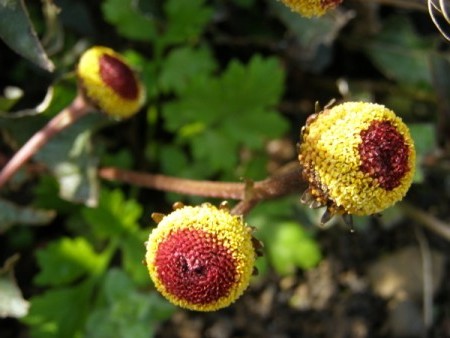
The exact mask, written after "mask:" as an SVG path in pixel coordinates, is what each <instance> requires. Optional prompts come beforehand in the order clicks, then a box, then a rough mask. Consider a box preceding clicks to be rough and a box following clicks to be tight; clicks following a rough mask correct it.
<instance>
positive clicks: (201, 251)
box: [155, 229, 236, 304]
mask: <svg viewBox="0 0 450 338" xmlns="http://www.w3.org/2000/svg"><path fill="white" fill-rule="evenodd" d="M155 265H156V267H157V271H158V277H159V279H160V280H161V281H162V283H163V284H164V286H165V287H166V289H167V291H168V292H169V293H171V294H173V295H174V296H175V297H177V298H179V299H184V300H186V301H188V302H190V303H192V304H209V303H211V302H214V301H217V300H218V299H219V298H221V297H224V296H227V295H228V293H229V291H230V289H231V288H232V286H233V284H234V283H235V280H236V265H235V262H234V259H233V257H232V256H231V254H230V252H229V250H228V249H227V248H226V247H224V246H223V245H221V244H220V242H219V241H218V239H217V237H216V236H214V235H213V234H210V233H206V232H204V231H201V230H195V229H183V230H179V231H177V232H174V233H172V234H171V235H170V236H168V238H167V239H166V240H165V241H164V242H162V243H161V244H160V245H159V247H158V251H157V253H156V257H155Z"/></svg>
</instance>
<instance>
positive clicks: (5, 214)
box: [0, 198, 56, 233]
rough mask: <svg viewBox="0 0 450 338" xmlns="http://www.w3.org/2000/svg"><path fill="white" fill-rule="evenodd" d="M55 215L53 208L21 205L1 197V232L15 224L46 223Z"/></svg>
mask: <svg viewBox="0 0 450 338" xmlns="http://www.w3.org/2000/svg"><path fill="white" fill-rule="evenodd" d="M55 216H56V214H55V212H54V211H53V210H43V209H36V208H33V207H20V206H18V205H15V204H13V203H11V202H8V201H6V200H3V199H1V198H0V233H2V232H5V231H6V230H7V229H9V228H10V227H11V226H13V225H15V224H27V225H46V224H48V223H50V222H51V221H52V220H53V219H54V218H55Z"/></svg>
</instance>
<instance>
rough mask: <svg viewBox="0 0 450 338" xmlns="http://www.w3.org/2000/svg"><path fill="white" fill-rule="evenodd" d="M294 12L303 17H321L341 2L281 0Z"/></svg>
mask: <svg viewBox="0 0 450 338" xmlns="http://www.w3.org/2000/svg"><path fill="white" fill-rule="evenodd" d="M281 1H282V2H283V3H284V4H285V5H286V6H288V7H289V8H291V9H292V10H293V11H294V12H297V13H299V14H300V15H302V16H305V17H308V18H310V17H313V16H322V15H324V14H325V13H326V12H327V11H329V10H331V9H334V8H335V7H336V6H337V5H339V4H340V3H341V2H342V0H281Z"/></svg>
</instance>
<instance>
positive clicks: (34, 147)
mask: <svg viewBox="0 0 450 338" xmlns="http://www.w3.org/2000/svg"><path fill="white" fill-rule="evenodd" d="M91 110H92V106H91V105H90V104H89V103H88V102H86V100H85V99H84V98H83V97H82V95H77V97H76V98H75V99H74V100H73V101H72V103H71V104H70V105H69V106H68V107H66V108H64V109H63V110H62V111H61V112H59V113H58V114H57V115H56V116H55V117H53V118H52V119H51V120H50V121H49V122H48V123H47V124H46V125H45V126H44V127H43V128H42V129H41V130H39V131H38V132H37V133H36V134H34V135H33V136H32V137H31V138H30V139H29V140H28V141H27V142H26V143H25V144H24V145H23V146H22V148H20V149H19V150H18V151H17V152H16V153H15V154H14V156H13V157H12V158H11V159H10V160H9V162H8V163H7V164H6V165H5V166H4V167H3V169H2V170H1V172H0V188H1V187H2V186H3V185H4V184H5V183H6V182H7V181H8V180H9V179H10V178H11V177H12V176H13V175H14V174H15V173H16V172H17V170H19V169H20V167H21V166H22V165H23V164H24V163H25V162H26V161H27V160H28V159H29V158H30V157H32V156H33V155H34V154H36V152H38V151H39V149H41V148H42V147H43V146H44V145H45V144H46V143H47V142H48V141H49V140H50V139H51V138H52V137H53V136H55V135H56V134H58V133H59V132H61V131H62V130H63V129H65V128H67V127H68V126H70V125H71V124H72V123H74V122H75V121H76V120H78V119H79V118H80V117H82V116H84V115H86V114H87V113H89V112H90V111H91Z"/></svg>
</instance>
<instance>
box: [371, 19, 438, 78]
mask: <svg viewBox="0 0 450 338" xmlns="http://www.w3.org/2000/svg"><path fill="white" fill-rule="evenodd" d="M431 50H432V41H430V40H429V39H426V38H422V37H420V36H419V35H418V34H416V33H415V32H414V29H413V25H412V23H411V21H409V20H408V19H407V17H406V16H395V17H392V18H389V19H388V20H386V21H385V23H384V27H383V29H382V31H381V32H380V33H379V34H377V35H376V36H375V37H374V38H373V40H372V41H371V42H370V43H369V44H368V46H367V48H366V52H367V54H368V56H369V57H370V59H371V60H372V62H373V63H374V64H375V65H376V66H377V67H378V68H379V69H380V71H381V72H383V73H384V74H385V75H386V77H388V78H390V79H394V80H396V81H398V82H400V83H401V84H403V85H411V84H412V85H425V86H429V85H430V83H431V74H430V62H429V54H430V51H431ZM412 70H414V71H412Z"/></svg>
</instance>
